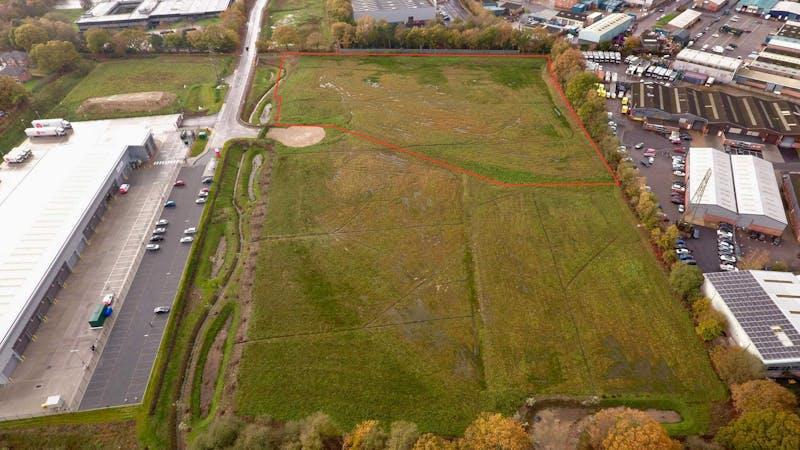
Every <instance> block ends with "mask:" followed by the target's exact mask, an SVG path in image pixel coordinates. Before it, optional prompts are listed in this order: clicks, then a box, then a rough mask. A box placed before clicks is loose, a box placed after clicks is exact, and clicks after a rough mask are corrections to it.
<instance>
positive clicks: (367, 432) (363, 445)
mask: <svg viewBox="0 0 800 450" xmlns="http://www.w3.org/2000/svg"><path fill="white" fill-rule="evenodd" d="M387 439H388V436H387V434H386V432H385V431H384V430H383V428H381V424H380V423H379V422H378V421H377V420H365V421H363V422H361V423H359V424H358V425H356V426H355V428H353V431H351V432H350V433H348V434H347V436H345V438H344V447H343V449H344V450H383V449H384V448H385V447H386V440H387Z"/></svg>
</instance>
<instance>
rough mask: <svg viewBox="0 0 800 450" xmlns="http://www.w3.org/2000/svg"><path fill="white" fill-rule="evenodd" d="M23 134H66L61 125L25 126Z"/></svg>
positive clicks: (34, 135)
mask: <svg viewBox="0 0 800 450" xmlns="http://www.w3.org/2000/svg"><path fill="white" fill-rule="evenodd" d="M25 134H27V135H28V137H43V136H66V134H67V130H65V129H63V128H61V127H45V128H26V129H25Z"/></svg>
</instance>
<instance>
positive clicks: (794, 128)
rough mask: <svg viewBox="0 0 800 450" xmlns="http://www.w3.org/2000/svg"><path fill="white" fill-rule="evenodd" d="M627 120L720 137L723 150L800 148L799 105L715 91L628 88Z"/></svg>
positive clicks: (679, 88)
mask: <svg viewBox="0 0 800 450" xmlns="http://www.w3.org/2000/svg"><path fill="white" fill-rule="evenodd" d="M630 92H631V109H630V116H631V118H633V119H637V120H642V121H644V122H645V123H647V122H648V121H649V120H651V119H660V120H664V121H668V122H671V123H673V124H675V125H677V126H679V127H680V128H682V129H692V130H697V131H701V132H704V133H713V134H720V135H724V138H725V141H726V144H727V145H734V146H741V147H747V148H753V149H754V150H758V146H759V145H763V144H776V145H778V146H779V147H783V148H795V149H796V148H800V142H798V139H800V104H797V103H793V102H788V101H786V100H767V99H763V98H759V97H756V96H753V95H742V96H737V95H731V94H727V93H725V92H720V91H717V90H712V91H709V90H705V89H694V88H691V87H674V86H673V87H666V86H661V85H657V84H650V85H646V84H644V83H632V84H631V88H630Z"/></svg>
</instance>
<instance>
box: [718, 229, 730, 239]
mask: <svg viewBox="0 0 800 450" xmlns="http://www.w3.org/2000/svg"><path fill="white" fill-rule="evenodd" d="M717 236H720V237H725V238H728V239H733V233H731V232H730V231H725V230H717Z"/></svg>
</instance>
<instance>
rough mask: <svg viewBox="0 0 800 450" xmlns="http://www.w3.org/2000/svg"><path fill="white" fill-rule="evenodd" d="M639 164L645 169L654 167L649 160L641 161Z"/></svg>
mask: <svg viewBox="0 0 800 450" xmlns="http://www.w3.org/2000/svg"><path fill="white" fill-rule="evenodd" d="M639 163H640V164H641V165H643V166H645V167H650V166H652V165H653V163H651V162H650V161H649V160H647V159H640V160H639Z"/></svg>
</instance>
